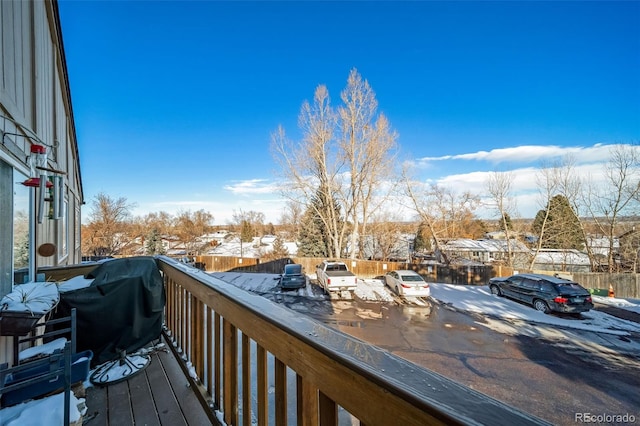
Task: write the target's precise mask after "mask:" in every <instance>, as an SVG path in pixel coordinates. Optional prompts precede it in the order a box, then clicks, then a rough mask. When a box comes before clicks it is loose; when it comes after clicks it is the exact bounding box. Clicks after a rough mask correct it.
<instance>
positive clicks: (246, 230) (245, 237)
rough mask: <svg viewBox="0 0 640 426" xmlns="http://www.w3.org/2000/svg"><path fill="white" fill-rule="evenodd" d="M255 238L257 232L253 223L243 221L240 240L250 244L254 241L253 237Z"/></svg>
mask: <svg viewBox="0 0 640 426" xmlns="http://www.w3.org/2000/svg"><path fill="white" fill-rule="evenodd" d="M254 236H255V232H254V229H253V226H252V225H251V222H249V221H248V220H243V221H242V223H241V224H240V239H241V241H242V242H243V243H250V242H251V241H253V237H254Z"/></svg>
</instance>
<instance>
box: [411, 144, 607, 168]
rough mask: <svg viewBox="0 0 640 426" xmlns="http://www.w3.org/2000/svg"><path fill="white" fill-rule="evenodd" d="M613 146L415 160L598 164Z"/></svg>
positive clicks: (534, 147) (494, 151) (539, 147)
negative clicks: (569, 160) (569, 158)
mask: <svg viewBox="0 0 640 426" xmlns="http://www.w3.org/2000/svg"><path fill="white" fill-rule="evenodd" d="M613 146H614V145H603V144H595V145H593V146H590V147H581V146H579V147H561V146H557V145H546V146H545V145H522V146H516V147H510V148H497V149H492V150H491V151H477V152H470V153H466V154H458V155H444V156H440V157H422V158H419V159H417V160H416V162H417V163H418V164H421V165H422V166H424V165H425V163H430V162H436V161H451V160H467V161H486V162H489V163H492V164H498V163H507V162H510V163H529V164H530V163H533V162H539V161H543V160H551V159H560V158H562V157H565V156H567V155H570V156H572V157H574V158H575V159H576V161H577V162H579V163H588V162H594V161H595V162H600V161H602V160H603V159H604V158H607V157H608V156H609V150H610V149H611V148H612V147H613Z"/></svg>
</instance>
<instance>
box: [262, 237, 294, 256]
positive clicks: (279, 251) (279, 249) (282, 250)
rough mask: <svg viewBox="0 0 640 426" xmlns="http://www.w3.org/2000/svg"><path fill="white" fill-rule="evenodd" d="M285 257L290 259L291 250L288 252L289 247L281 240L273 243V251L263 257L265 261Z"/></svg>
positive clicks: (278, 239)
mask: <svg viewBox="0 0 640 426" xmlns="http://www.w3.org/2000/svg"><path fill="white" fill-rule="evenodd" d="M285 257H289V250H287V247H286V246H285V245H284V243H283V242H282V240H281V239H280V238H276V239H275V240H274V241H273V248H272V250H271V251H270V252H269V253H267V254H266V255H265V256H263V258H264V259H265V260H275V259H283V258H285Z"/></svg>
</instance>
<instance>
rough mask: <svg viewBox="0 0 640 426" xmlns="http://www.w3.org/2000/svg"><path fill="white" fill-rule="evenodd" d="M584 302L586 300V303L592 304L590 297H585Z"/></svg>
mask: <svg viewBox="0 0 640 426" xmlns="http://www.w3.org/2000/svg"><path fill="white" fill-rule="evenodd" d="M584 300H586V301H587V302H588V303H592V302H593V300H591V296H587V298H586V299H584Z"/></svg>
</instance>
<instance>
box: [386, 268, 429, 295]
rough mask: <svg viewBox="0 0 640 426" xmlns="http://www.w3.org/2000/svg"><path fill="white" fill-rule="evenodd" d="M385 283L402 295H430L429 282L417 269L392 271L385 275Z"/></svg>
mask: <svg viewBox="0 0 640 426" xmlns="http://www.w3.org/2000/svg"><path fill="white" fill-rule="evenodd" d="M384 283H385V284H386V285H388V286H389V287H391V289H392V290H394V291H395V292H396V293H398V295H400V296H416V297H429V296H430V295H431V289H430V288H429V284H428V283H427V282H426V281H425V280H424V279H423V278H422V277H421V276H420V275H419V274H418V273H417V272H415V271H410V270H397V271H390V272H387V274H386V275H385V276H384Z"/></svg>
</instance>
